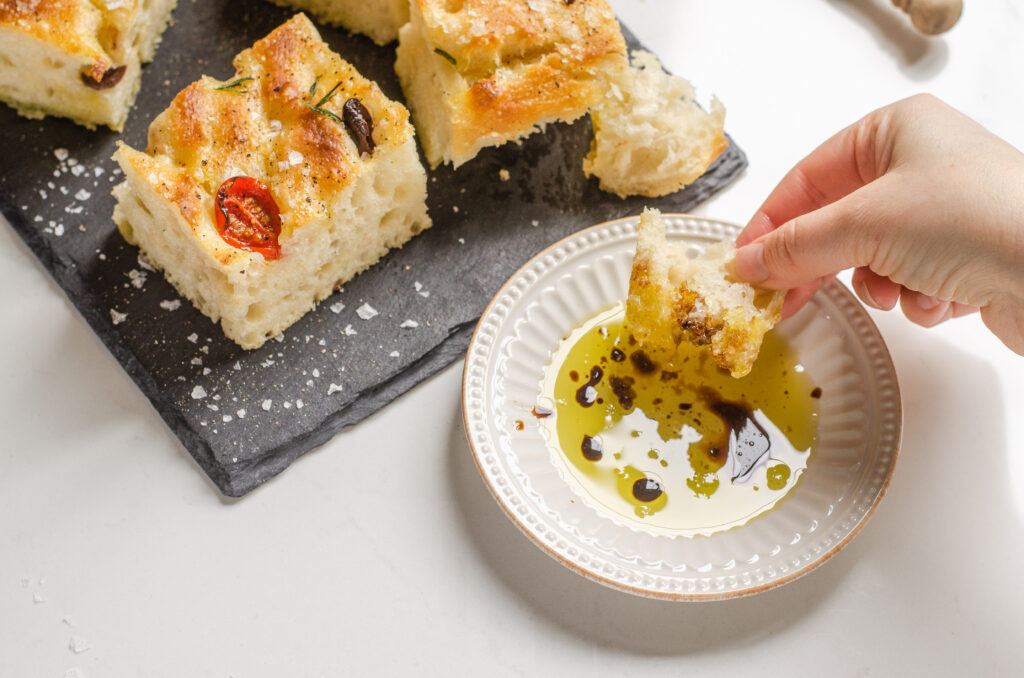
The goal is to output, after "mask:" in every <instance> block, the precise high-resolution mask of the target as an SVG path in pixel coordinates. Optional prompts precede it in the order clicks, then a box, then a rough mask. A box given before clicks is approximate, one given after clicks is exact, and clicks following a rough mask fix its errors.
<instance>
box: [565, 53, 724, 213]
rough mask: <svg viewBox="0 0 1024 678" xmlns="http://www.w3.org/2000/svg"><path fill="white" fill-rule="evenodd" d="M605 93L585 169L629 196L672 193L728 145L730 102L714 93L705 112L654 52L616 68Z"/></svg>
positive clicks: (689, 88)
mask: <svg viewBox="0 0 1024 678" xmlns="http://www.w3.org/2000/svg"><path fill="white" fill-rule="evenodd" d="M610 83H611V84H610V87H609V92H608V96H607V97H605V99H604V100H603V101H602V102H601V103H600V104H598V105H597V106H595V107H594V109H593V110H592V111H591V113H590V115H591V118H592V119H593V121H594V140H593V141H592V142H591V144H590V153H589V154H587V157H586V158H584V159H583V171H584V172H585V173H586V174H587V175H588V176H590V175H594V176H597V177H598V178H599V179H600V184H601V188H602V189H604V190H606V191H609V192H612V193H615V194H617V195H619V196H620V197H623V198H625V197H626V196H628V195H643V196H647V197H649V198H654V197H658V196H662V195H667V194H669V193H674V192H675V191H678V190H680V189H681V188H683V187H685V186H687V185H689V184H691V183H692V182H694V181H695V180H696V179H697V178H698V177H700V176H701V175H702V174H704V171H705V170H706V169H707V168H708V166H709V165H710V164H711V163H712V162H713V161H714V160H715V158H717V157H718V156H719V155H721V153H722V151H724V150H725V149H726V147H728V145H729V141H728V139H726V137H725V131H724V126H725V108H724V107H723V106H722V104H721V102H719V101H718V99H716V98H712V100H711V106H710V110H709V111H707V112H705V111H704V110H703V109H701V107H700V106H698V105H697V102H696V101H695V100H694V89H693V86H692V85H691V84H690V83H689V82H687V81H686V80H684V79H683V78H680V77H677V76H674V75H670V74H668V73H666V72H665V71H664V70H662V68H661V64H659V63H658V59H657V58H656V57H655V56H654V55H653V54H651V53H650V52H644V51H637V52H633V64H632V66H629V67H628V68H622V69H621V70H619V71H618V72H616V73H614V74H613V76H612V78H611V80H610Z"/></svg>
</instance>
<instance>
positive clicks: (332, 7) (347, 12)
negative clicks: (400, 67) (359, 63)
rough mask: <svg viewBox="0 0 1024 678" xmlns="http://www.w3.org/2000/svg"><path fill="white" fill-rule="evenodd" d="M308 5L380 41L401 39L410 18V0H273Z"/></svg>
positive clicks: (320, 14)
mask: <svg viewBox="0 0 1024 678" xmlns="http://www.w3.org/2000/svg"><path fill="white" fill-rule="evenodd" d="M270 1H271V2H273V3H274V4H275V5H281V6H283V7H294V8H295V9H304V10H306V11H308V12H309V13H310V14H312V15H313V16H315V17H316V18H317V19H319V20H320V21H323V22H324V23H328V24H334V25H336V26H342V27H344V28H347V29H349V30H350V31H355V32H356V33H362V34H363V35H366V36H368V37H369V38H370V39H371V40H373V41H374V42H375V43H377V44H378V45H386V44H388V43H389V42H392V41H394V40H397V39H398V29H399V28H401V27H402V26H404V25H405V22H407V21H408V20H409V0H270Z"/></svg>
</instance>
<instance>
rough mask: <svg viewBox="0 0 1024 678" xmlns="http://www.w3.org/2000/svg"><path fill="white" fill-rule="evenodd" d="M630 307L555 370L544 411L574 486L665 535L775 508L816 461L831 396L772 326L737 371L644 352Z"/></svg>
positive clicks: (597, 319)
mask: <svg viewBox="0 0 1024 678" xmlns="http://www.w3.org/2000/svg"><path fill="white" fill-rule="evenodd" d="M623 315H624V310H623V305H622V304H618V305H616V306H613V307H612V308H610V309H607V310H605V311H602V312H600V313H598V314H596V315H595V316H593V317H591V318H590V319H588V320H586V321H585V322H583V323H582V324H581V325H579V326H578V327H576V328H575V329H574V330H573V331H572V332H571V333H570V334H569V335H568V336H567V337H566V338H565V339H564V340H563V341H562V342H561V343H560V345H559V346H558V348H557V349H556V350H555V352H554V353H553V355H552V358H551V361H550V363H549V364H548V365H547V366H546V367H545V371H544V377H543V380H542V383H541V394H540V397H539V399H538V406H537V408H535V409H534V416H536V417H537V418H538V422H539V424H540V429H541V432H542V435H543V436H544V439H545V440H546V442H547V444H548V447H549V448H550V450H551V455H552V461H553V462H554V463H555V465H556V466H557V467H558V468H559V471H560V473H561V474H562V476H563V477H564V478H566V480H568V481H569V482H570V483H571V484H572V485H573V486H574V490H575V491H576V494H577V495H579V496H580V497H581V498H582V499H583V500H584V501H586V502H587V503H588V504H590V505H592V506H593V505H594V504H596V505H597V506H594V508H595V509H597V510H599V511H605V512H607V511H611V512H612V513H614V514H615V515H616V516H618V517H619V519H620V521H622V522H625V523H627V524H629V525H630V526H633V527H636V528H637V529H641V530H644V531H648V532H652V533H654V534H663V535H667V536H685V537H695V536H699V535H711V534H714V533H716V532H721V531H723V530H728V529H731V528H734V527H738V526H740V525H744V524H745V523H747V522H749V521H750V520H752V519H754V518H756V517H757V516H759V515H762V514H763V513H765V512H766V511H769V510H770V509H772V508H773V507H774V506H776V505H777V504H778V502H779V501H780V500H782V499H783V498H784V497H785V496H786V494H787V493H789V492H790V491H791V490H792V489H793V488H794V487H795V486H796V485H797V484H798V483H799V481H800V477H801V475H802V474H803V472H804V470H805V469H806V468H807V464H808V463H809V462H810V460H811V458H812V457H813V450H814V444H815V438H816V435H817V421H818V399H819V398H820V397H821V389H819V388H817V387H815V385H814V384H813V383H812V382H811V380H810V378H809V376H808V375H807V374H806V373H805V372H804V370H803V367H802V366H801V365H800V364H799V362H798V361H797V358H796V356H795V355H794V354H793V352H792V350H791V349H790V348H789V347H788V346H787V345H786V343H785V342H784V340H783V339H781V338H779V337H778V336H777V333H774V332H769V333H768V335H767V336H766V337H765V341H764V343H763V345H762V347H761V353H760V355H759V357H758V359H757V362H756V363H755V365H754V368H753V369H752V370H751V372H750V374H748V375H747V376H745V377H743V378H741V379H734V378H733V377H731V376H730V375H729V373H728V372H726V371H725V370H722V369H719V368H718V366H717V365H716V364H715V361H714V359H713V358H712V357H711V355H710V353H709V352H708V351H706V350H705V349H703V348H698V347H693V346H690V345H688V344H684V345H681V346H680V347H679V349H678V351H677V352H675V353H674V354H671V355H665V354H658V353H652V352H649V351H644V350H643V348H642V347H640V346H638V345H637V344H636V342H635V341H634V340H633V338H632V336H631V335H630V332H629V329H628V327H626V326H625V325H624V322H623ZM517 426H519V424H517Z"/></svg>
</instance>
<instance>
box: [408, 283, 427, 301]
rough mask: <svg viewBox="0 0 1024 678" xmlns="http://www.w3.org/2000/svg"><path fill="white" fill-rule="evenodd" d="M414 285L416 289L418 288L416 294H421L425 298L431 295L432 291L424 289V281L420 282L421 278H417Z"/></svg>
mask: <svg viewBox="0 0 1024 678" xmlns="http://www.w3.org/2000/svg"><path fill="white" fill-rule="evenodd" d="M412 286H413V288H414V289H415V290H416V294H418V295H420V296H421V297H423V298H424V299H426V298H427V297H429V296H430V292H428V291H426V290H425V289H423V283H421V282H420V281H419V280H417V281H416V282H414V283H413V284H412Z"/></svg>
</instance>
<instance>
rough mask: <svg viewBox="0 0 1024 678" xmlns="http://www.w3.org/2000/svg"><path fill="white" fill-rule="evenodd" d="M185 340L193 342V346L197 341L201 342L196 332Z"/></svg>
mask: <svg viewBox="0 0 1024 678" xmlns="http://www.w3.org/2000/svg"><path fill="white" fill-rule="evenodd" d="M185 338H186V339H188V340H189V341H191V342H192V343H193V344H194V343H196V342H197V341H199V335H198V334H196V333H195V332H193V333H192V334H190V335H188V336H187V337H185Z"/></svg>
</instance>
